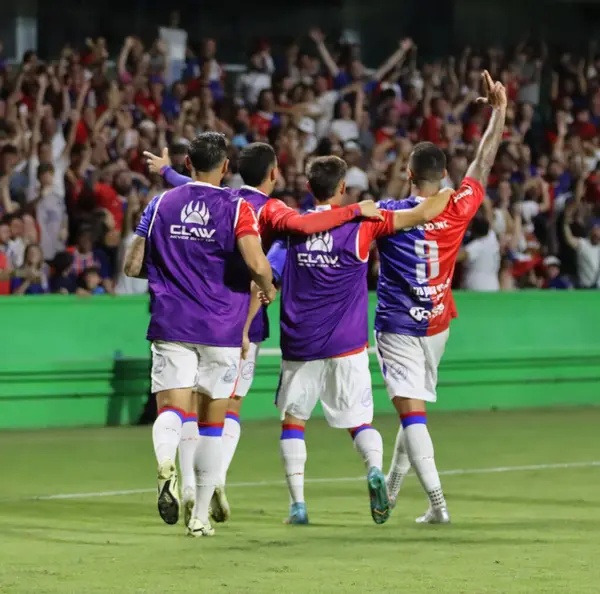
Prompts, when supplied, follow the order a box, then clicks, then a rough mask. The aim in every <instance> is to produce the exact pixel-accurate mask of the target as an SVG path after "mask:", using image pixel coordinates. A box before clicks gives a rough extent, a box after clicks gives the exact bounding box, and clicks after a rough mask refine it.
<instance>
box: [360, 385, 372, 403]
mask: <svg viewBox="0 0 600 594" xmlns="http://www.w3.org/2000/svg"><path fill="white" fill-rule="evenodd" d="M372 402H373V391H372V390H371V388H367V389H366V390H365V393H364V394H363V396H362V398H361V399H360V403H361V404H362V405H363V406H364V407H365V408H367V407H369V406H371V403H372Z"/></svg>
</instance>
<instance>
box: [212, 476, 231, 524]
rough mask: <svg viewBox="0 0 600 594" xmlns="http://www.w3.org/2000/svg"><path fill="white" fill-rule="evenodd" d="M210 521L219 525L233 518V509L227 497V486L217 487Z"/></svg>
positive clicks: (213, 497)
mask: <svg viewBox="0 0 600 594" xmlns="http://www.w3.org/2000/svg"><path fill="white" fill-rule="evenodd" d="M209 515H210V519H211V520H214V521H215V522H217V523H221V522H227V520H229V518H231V509H230V507H229V502H228V501H227V495H225V485H221V486H219V487H215V492H214V493H213V496H212V499H211V500H210V508H209Z"/></svg>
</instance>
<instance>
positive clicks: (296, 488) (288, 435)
mask: <svg viewBox="0 0 600 594" xmlns="http://www.w3.org/2000/svg"><path fill="white" fill-rule="evenodd" d="M279 449H280V452H281V459H282V460H283V467H284V469H285V479H286V481H287V484H288V489H289V492H290V501H291V502H292V503H304V465H305V464H306V443H305V442H304V427H300V426H299V425H285V424H284V425H282V426H281V439H280V440H279Z"/></svg>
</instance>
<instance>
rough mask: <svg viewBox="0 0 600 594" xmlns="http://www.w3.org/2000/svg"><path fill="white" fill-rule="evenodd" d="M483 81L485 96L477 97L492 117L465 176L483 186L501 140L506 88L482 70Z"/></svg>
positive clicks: (485, 183) (504, 115)
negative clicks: (490, 107) (488, 109)
mask: <svg viewBox="0 0 600 594" xmlns="http://www.w3.org/2000/svg"><path fill="white" fill-rule="evenodd" d="M483 83H484V87H485V91H486V96H485V97H483V98H480V99H478V101H479V102H480V103H487V104H488V105H491V106H492V108H493V112H492V117H491V118H490V121H489V124H488V126H487V129H486V131H485V134H484V135H483V138H482V139H481V142H480V144H479V148H478V149H477V155H476V156H475V160H474V161H473V163H471V165H470V166H469V169H468V170H467V177H470V178H473V179H475V180H477V181H478V182H479V183H481V185H482V186H483V187H484V188H485V186H486V185H487V181H488V177H489V175H490V171H491V169H492V166H493V165H494V160H495V159H496V153H497V152H498V147H499V146H500V143H501V142H502V133H503V131H504V120H505V117H506V89H505V88H504V86H503V85H502V84H501V83H499V82H496V83H494V81H493V80H492V77H491V76H490V74H489V72H488V71H487V70H484V72H483Z"/></svg>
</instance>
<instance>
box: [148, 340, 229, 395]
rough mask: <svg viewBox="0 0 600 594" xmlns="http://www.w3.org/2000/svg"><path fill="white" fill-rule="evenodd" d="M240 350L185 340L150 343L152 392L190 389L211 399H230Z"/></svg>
mask: <svg viewBox="0 0 600 594" xmlns="http://www.w3.org/2000/svg"><path fill="white" fill-rule="evenodd" d="M240 357H241V349H240V348H236V347H214V346H205V345H201V344H191V343H187V342H164V341H162V340H156V341H154V342H153V343H152V372H151V379H152V392H162V391H163V390H175V389H177V388H193V389H195V390H197V391H198V392H202V393H204V394H208V395H209V396H210V397H211V398H213V399H220V398H230V397H231V396H232V395H233V393H234V390H235V385H236V380H237V378H238V373H239V368H240Z"/></svg>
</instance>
